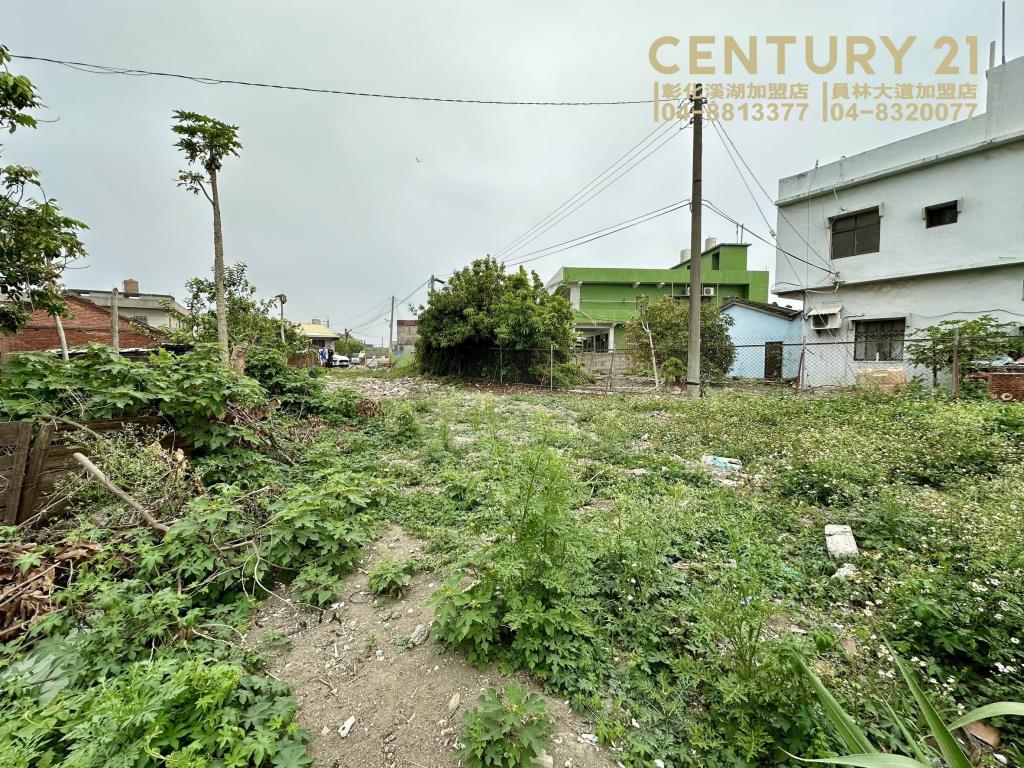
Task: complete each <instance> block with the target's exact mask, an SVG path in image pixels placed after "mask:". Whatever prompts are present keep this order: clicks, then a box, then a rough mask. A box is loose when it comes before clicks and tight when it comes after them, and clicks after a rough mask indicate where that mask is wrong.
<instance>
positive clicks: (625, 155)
mask: <svg viewBox="0 0 1024 768" xmlns="http://www.w3.org/2000/svg"><path fill="white" fill-rule="evenodd" d="M668 125H671V123H669V124H668ZM665 128H666V125H665V124H662V125H658V126H656V127H655V128H654V130H652V131H651V132H650V133H648V134H647V135H646V136H644V137H643V138H642V139H640V141H638V142H637V143H636V144H634V145H633V146H632V147H630V148H629V149H628V150H626V152H625V153H623V154H622V155H620V156H619V157H618V158H617V159H616V160H615V161H614V162H613V163H612V164H611V165H609V166H608V167H607V168H605V169H604V170H603V171H601V173H599V174H598V175H597V176H596V177H595V178H594V179H593V180H592V181H591V182H590V183H589V184H587V185H586V186H584V187H582V188H581V189H580V190H578V191H577V192H576V193H575V194H574V195H572V196H571V197H570V198H568V199H567V200H566V201H565V202H563V203H562V204H561V205H560V206H558V207H557V208H555V210H553V211H551V212H550V213H549V214H548V215H547V216H545V217H544V218H543V219H541V220H540V221H538V222H537V223H536V224H534V225H533V226H532V227H530V228H529V229H528V230H526V231H525V232H523V233H522V234H521V235H519V237H517V238H516V239H515V240H513V241H512V242H510V243H508V244H507V245H505V246H504V247H503V248H500V249H498V250H497V251H495V253H494V258H496V259H497V258H501V256H502V254H504V253H505V252H506V251H508V250H509V249H510V248H512V247H513V246H516V245H518V244H519V242H520V241H521V240H523V238H525V237H528V236H529V235H530V234H532V233H533V232H534V230H536V229H537V228H538V227H541V226H543V225H544V224H545V223H546V222H547V221H548V220H549V219H550V218H551V217H552V216H555V215H556V214H558V213H559V212H560V211H561V210H562V209H563V208H565V207H566V206H567V205H571V204H572V203H573V202H574V201H575V200H576V198H578V197H579V196H580V195H582V194H584V193H585V192H586V191H587V190H588V189H590V187H592V186H594V185H595V184H597V183H598V182H600V181H601V180H602V179H603V178H604V177H605V176H606V175H607V174H608V173H609V172H610V171H612V170H613V169H614V168H616V166H618V165H619V164H620V163H622V162H623V161H624V160H626V158H628V157H629V156H630V155H632V154H633V153H634V152H635V151H636V150H637V149H639V148H640V147H642V146H643V145H644V144H646V143H647V141H648V140H649V139H650V138H651V137H652V136H654V135H655V134H656V133H658V132H659V131H662V130H663V129H665Z"/></svg>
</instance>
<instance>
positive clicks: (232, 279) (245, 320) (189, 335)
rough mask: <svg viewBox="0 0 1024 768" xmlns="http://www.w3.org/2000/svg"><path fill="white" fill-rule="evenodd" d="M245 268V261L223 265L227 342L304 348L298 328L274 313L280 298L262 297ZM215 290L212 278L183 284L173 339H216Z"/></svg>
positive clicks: (213, 340)
mask: <svg viewBox="0 0 1024 768" xmlns="http://www.w3.org/2000/svg"><path fill="white" fill-rule="evenodd" d="M247 269H248V267H247V266H246V264H245V263H244V262H239V263H238V264H229V265H228V266H226V267H224V305H225V306H226V308H227V338H228V342H229V344H230V345H231V346H232V347H234V346H237V345H239V344H248V345H259V346H270V347H282V348H284V349H285V351H288V352H295V351H298V350H300V349H303V348H305V346H306V339H305V337H304V336H302V334H301V332H300V330H299V327H298V326H296V325H295V324H294V323H288V322H287V321H284V319H281V318H278V317H274V316H273V309H274V306H276V305H278V302H279V298H278V297H274V298H272V299H261V298H260V297H259V296H258V294H257V292H256V286H254V285H253V284H252V283H250V282H249V278H248V276H247V275H246V270H247ZM216 293H217V288H216V285H215V283H214V281H211V280H208V279H205V278H193V279H191V280H190V281H188V282H187V283H186V284H185V297H184V299H183V306H184V307H185V312H184V313H180V312H175V314H176V316H177V318H178V321H179V328H178V329H177V330H176V331H174V332H173V334H172V337H173V338H174V340H175V341H178V342H182V343H191V342H200V343H204V344H213V343H216V342H217V341H218V336H217V312H216ZM282 339H284V341H282Z"/></svg>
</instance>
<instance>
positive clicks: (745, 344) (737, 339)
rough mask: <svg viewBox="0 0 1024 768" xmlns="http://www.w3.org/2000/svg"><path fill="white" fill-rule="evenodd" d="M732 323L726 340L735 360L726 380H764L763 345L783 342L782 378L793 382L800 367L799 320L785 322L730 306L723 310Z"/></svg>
mask: <svg viewBox="0 0 1024 768" xmlns="http://www.w3.org/2000/svg"><path fill="white" fill-rule="evenodd" d="M723 314H727V315H729V316H731V317H732V318H733V320H734V321H735V322H734V323H733V326H732V328H731V329H730V330H729V338H731V339H732V342H733V344H734V345H735V347H736V359H735V361H734V362H733V365H732V368H730V369H729V373H728V375H729V377H731V378H738V379H763V378H764V377H765V370H764V369H765V365H764V364H765V342H771V341H781V342H783V348H782V349H783V352H782V378H783V379H795V378H796V377H797V374H798V372H799V366H800V318H799V316H798V317H796V318H793V319H792V320H787V319H786V318H784V317H780V316H779V315H773V314H769V313H767V312H760V311H758V310H756V309H753V308H751V307H744V306H742V305H738V304H733V305H732V306H730V307H726V308H725V309H724V310H723Z"/></svg>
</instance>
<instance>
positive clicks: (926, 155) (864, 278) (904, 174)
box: [772, 58, 1024, 386]
mask: <svg viewBox="0 0 1024 768" xmlns="http://www.w3.org/2000/svg"><path fill="white" fill-rule="evenodd" d="M986 76H987V78H988V93H987V103H986V111H985V112H984V113H982V114H979V115H977V116H975V117H974V118H972V119H969V120H963V121H960V122H956V123H951V124H948V125H943V126H941V127H938V128H935V129H933V130H930V131H927V132H925V133H921V134H918V135H915V136H911V137H909V138H906V139H903V140H901V141H897V142H894V143H892V144H887V145H885V146H882V147H878V148H876V149H872V150H869V151H867V152H863V153H861V154H857V155H852V156H850V157H844V158H842V159H840V160H838V161H835V162H832V163H828V164H826V165H821V166H818V167H815V168H813V169H809V170H807V171H804V172H803V173H799V174H797V175H795V176H789V177H787V178H783V179H780V181H779V199H778V202H777V205H778V208H779V216H778V246H779V247H778V249H777V251H776V270H775V276H776V283H775V285H774V286H772V290H773V292H774V293H776V294H777V295H779V296H782V297H785V298H790V299H799V300H801V301H803V302H804V321H803V328H802V335H803V338H804V348H805V362H804V371H803V375H802V380H803V383H804V384H806V385H808V386H818V385H828V384H841V383H848V382H851V381H852V380H853V378H854V377H855V375H856V372H857V371H858V370H861V369H864V368H892V367H905V368H906V369H907V372H908V375H915V374H923V373H924V372H923V371H921V370H914V369H912V367H910V366H908V365H906V364H905V361H904V339H905V338H906V337H907V336H912V335H913V333H914V332H915V331H916V330H918V329H920V328H923V327H926V326H930V325H934V324H937V323H939V322H941V321H942V320H947V319H966V318H973V317H978V316H980V315H984V314H989V315H993V316H994V317H996V318H998V319H1000V320H1002V321H1004V322H1011V323H1015V324H1018V325H1024V58H1019V59H1015V60H1013V61H1010V62H1007V63H1006V64H1003V65H1001V66H997V67H994V68H992V69H990V70H989V71H988V72H987V73H986Z"/></svg>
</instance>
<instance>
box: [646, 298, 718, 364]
mask: <svg viewBox="0 0 1024 768" xmlns="http://www.w3.org/2000/svg"><path fill="white" fill-rule="evenodd" d="M689 318H690V307H689V305H688V304H687V303H684V302H677V301H673V300H672V298H671V297H668V296H665V297H664V298H662V299H659V300H658V301H655V302H651V303H647V304H644V305H643V306H641V308H640V312H639V313H638V314H637V316H636V317H634V318H633V319H632V320H630V321H629V323H627V324H626V354H627V355H628V356H629V359H630V362H631V363H632V364H633V365H636V366H638V367H644V368H646V367H649V366H650V365H651V345H652V344H653V346H654V359H655V360H656V361H657V365H658V368H659V369H660V372H661V373H662V374H663V375H665V376H668V377H670V378H673V379H676V380H679V379H680V378H681V377H682V376H685V373H686V346H687V343H688V341H689V337H690V329H689V325H688V324H689ZM732 324H733V318H732V317H730V316H729V315H723V314H722V313H721V312H720V311H719V309H718V307H716V306H714V305H713V304H711V303H709V302H708V303H704V304H702V305H701V312H700V339H701V356H700V359H701V367H702V368H703V369H704V370H705V371H706V372H708V373H710V375H711V376H712V378H716V379H717V378H722V377H724V376H725V374H726V373H727V372H728V370H729V369H730V368H731V367H732V364H733V361H734V360H735V359H736V347H735V346H733V343H732V339H730V338H729V329H730V328H731V327H732ZM648 331H650V335H649V336H648ZM666 364H667V365H668V366H669V370H666V369H665V366H666Z"/></svg>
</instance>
